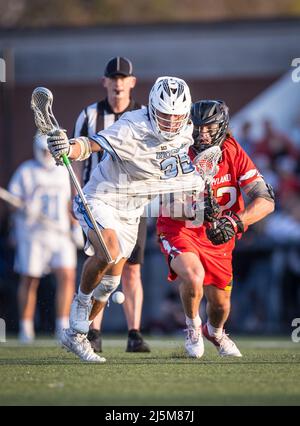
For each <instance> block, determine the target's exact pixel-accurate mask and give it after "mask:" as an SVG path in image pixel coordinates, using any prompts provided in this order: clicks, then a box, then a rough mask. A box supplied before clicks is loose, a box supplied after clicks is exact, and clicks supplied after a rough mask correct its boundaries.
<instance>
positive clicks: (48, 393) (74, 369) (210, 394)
mask: <svg viewBox="0 0 300 426" xmlns="http://www.w3.org/2000/svg"><path fill="white" fill-rule="evenodd" d="M148 340H149V339H148ZM235 340H236V343H237V344H238V346H239V349H240V350H241V352H242V353H243V358H239V359H237V358H235V359H233V358H230V359H228V358H227V359H224V358H220V357H218V355H217V352H216V350H215V348H213V347H212V345H211V344H210V343H206V351H205V355H204V357H203V358H202V359H201V360H194V359H188V358H186V356H185V355H184V352H183V350H182V348H181V345H182V340H181V339H178V338H176V339H175V338H161V339H152V340H151V339H150V340H149V343H150V344H151V348H152V352H151V353H150V354H128V353H125V351H124V347H125V338H124V339H122V340H121V339H119V340H116V339H105V341H104V354H103V355H104V356H105V357H106V358H107V363H106V364H100V365H90V364H84V363H82V362H81V361H80V360H78V359H77V358H76V357H75V356H74V355H72V354H70V353H67V352H66V351H64V350H62V349H60V348H59V347H57V346H55V345H54V344H53V343H52V342H51V341H49V340H46V341H45V340H44V341H42V340H41V341H38V342H37V343H36V344H35V346H31V347H20V346H18V345H17V344H16V342H14V341H8V342H7V343H2V344H0V404H1V405H14V404H17V405H39V404H43V405H73V404H74V405H80V404H83V405H87V404H91V405H92V404H98V405H109V406H113V405H148V406H149V405H176V406H182V405H214V404H218V405H227V404H228V405H253V404H254V405H300V343H292V341H291V340H288V339H286V340H284V339H277V338H273V339H272V338H269V339H262V338H260V339H241V338H240V339H235Z"/></svg>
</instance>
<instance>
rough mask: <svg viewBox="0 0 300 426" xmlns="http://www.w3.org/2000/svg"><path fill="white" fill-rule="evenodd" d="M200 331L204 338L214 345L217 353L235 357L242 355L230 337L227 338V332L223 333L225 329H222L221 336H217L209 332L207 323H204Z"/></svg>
mask: <svg viewBox="0 0 300 426" xmlns="http://www.w3.org/2000/svg"><path fill="white" fill-rule="evenodd" d="M202 332H203V335H204V336H205V337H206V339H207V340H209V341H210V342H212V343H213V344H214V345H215V347H216V348H217V351H218V352H219V355H221V356H236V357H242V356H243V355H242V354H241V352H240V351H239V350H238V348H237V346H236V344H235V343H234V342H233V341H232V340H231V339H229V337H228V334H226V333H225V330H223V334H222V336H221V337H219V338H217V337H214V336H211V335H210V334H209V332H208V328H207V324H205V325H204V326H203V329H202Z"/></svg>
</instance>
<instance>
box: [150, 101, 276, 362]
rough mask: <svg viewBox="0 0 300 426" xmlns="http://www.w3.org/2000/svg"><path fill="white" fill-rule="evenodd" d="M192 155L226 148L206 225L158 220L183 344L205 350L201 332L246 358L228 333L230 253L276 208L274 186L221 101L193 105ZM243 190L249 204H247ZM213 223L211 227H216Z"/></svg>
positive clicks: (194, 352)
mask: <svg viewBox="0 0 300 426" xmlns="http://www.w3.org/2000/svg"><path fill="white" fill-rule="evenodd" d="M191 118H192V121H193V124H194V132H193V138H194V145H192V146H191V148H190V157H191V158H192V159H193V158H194V157H195V156H196V155H198V154H199V153H200V152H203V151H204V150H206V149H207V148H209V147H211V146H213V145H219V146H220V147H221V149H222V157H221V160H220V161H219V164H218V166H219V169H218V172H217V174H216V175H215V177H214V179H213V181H212V184H211V189H212V193H213V195H210V192H208V194H207V197H206V200H205V211H204V221H205V222H204V224H203V226H200V227H199V226H198V227H197V226H194V227H191V226H190V225H191V222H188V221H186V220H185V219H187V218H182V219H181V220H175V219H172V218H170V217H162V216H160V217H159V219H158V223H157V232H158V234H159V238H160V243H161V249H162V252H163V253H164V254H165V256H166V259H167V261H168V264H169V268H170V273H169V279H170V280H174V279H175V278H176V277H177V276H178V277H179V279H180V281H181V283H180V286H179V291H180V297H181V300H182V304H183V308H184V312H185V316H186V325H187V329H186V342H185V348H186V351H187V353H188V355H189V356H190V357H194V358H200V357H201V356H202V355H203V353H204V345H203V338H202V334H203V335H204V336H205V337H206V338H207V339H208V340H209V341H211V342H212V343H213V344H214V345H215V346H216V348H217V350H218V352H219V354H220V355H221V356H237V357H239V356H242V355H241V353H240V351H239V350H238V348H237V347H236V345H235V343H234V342H233V341H232V340H231V339H230V338H229V337H228V335H227V334H226V333H225V330H224V324H225V322H226V320H227V318H228V316H229V313H230V298H231V290H232V280H233V276H232V251H233V249H234V247H235V239H236V238H240V237H241V236H242V234H243V233H244V232H245V231H246V230H247V227H248V226H249V225H252V224H253V223H256V222H258V221H259V220H261V219H263V218H264V217H265V216H267V215H268V214H270V213H271V212H272V211H273V210H274V196H273V191H272V188H271V187H270V186H269V185H268V184H266V182H265V181H264V179H263V177H262V176H261V174H260V173H259V172H258V170H257V169H256V166H255V165H254V164H253V162H252V160H251V159H250V158H249V157H248V155H247V154H246V152H245V151H244V150H243V149H242V148H241V146H240V145H239V144H238V143H237V141H236V140H235V139H234V138H233V137H232V136H231V134H230V133H229V132H228V125H229V113H228V108H227V106H226V105H225V103H224V102H222V101H214V100H209V101H199V102H196V103H195V104H193V106H192V114H191ZM241 188H242V189H243V190H244V192H245V193H246V194H247V196H248V197H249V199H250V202H249V204H248V206H247V207H245V206H244V201H243V197H242V194H241ZM212 223H213V225H212ZM203 293H204V295H205V297H206V300H207V305H206V306H207V308H206V311H207V316H208V320H207V323H206V324H205V325H204V326H203V327H202V322H201V318H200V316H199V307H200V302H201V300H202V297H203Z"/></svg>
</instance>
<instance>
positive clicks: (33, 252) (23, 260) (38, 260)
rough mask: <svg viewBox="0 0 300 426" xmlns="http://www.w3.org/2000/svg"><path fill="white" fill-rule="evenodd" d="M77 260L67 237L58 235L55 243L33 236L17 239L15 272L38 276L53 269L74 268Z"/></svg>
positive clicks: (73, 248)
mask: <svg viewBox="0 0 300 426" xmlns="http://www.w3.org/2000/svg"><path fill="white" fill-rule="evenodd" d="M76 261H77V253H76V247H75V245H74V243H73V242H72V241H71V240H70V239H69V238H67V237H62V236H58V238H57V243H56V244H55V246H53V244H47V238H45V240H44V241H41V239H40V238H39V239H35V238H24V239H19V241H18V244H17V249H16V256H15V264H14V270H15V272H17V273H19V274H21V275H28V276H31V277H35V278H40V277H42V276H43V275H46V274H49V273H50V272H51V271H52V270H53V269H60V268H68V269H71V268H75V267H76Z"/></svg>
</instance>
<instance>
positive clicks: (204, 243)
mask: <svg viewBox="0 0 300 426" xmlns="http://www.w3.org/2000/svg"><path fill="white" fill-rule="evenodd" d="M159 243H160V247H161V251H162V252H163V253H164V255H165V256H166V259H167V262H168V265H169V270H170V271H169V275H168V280H169V281H173V280H175V279H176V278H177V274H176V273H175V272H174V271H173V270H172V269H171V267H170V263H171V260H172V259H174V258H175V257H176V256H178V255H179V254H181V253H187V252H188V253H194V254H196V255H197V256H198V257H199V259H200V261H201V263H202V265H203V268H204V271H205V276H204V282H203V285H215V286H216V287H218V288H221V289H225V290H231V286H232V251H233V249H234V246H235V240H234V239H232V240H230V241H228V243H225V244H222V245H220V246H213V245H212V244H211V242H210V241H209V240H208V239H207V237H206V235H205V236H204V235H203V234H202V235H201V236H200V235H197V232H193V231H191V230H190V229H187V228H184V227H183V228H181V230H180V231H179V232H177V233H166V232H163V233H160V234H159Z"/></svg>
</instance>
